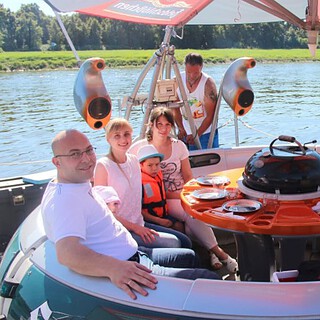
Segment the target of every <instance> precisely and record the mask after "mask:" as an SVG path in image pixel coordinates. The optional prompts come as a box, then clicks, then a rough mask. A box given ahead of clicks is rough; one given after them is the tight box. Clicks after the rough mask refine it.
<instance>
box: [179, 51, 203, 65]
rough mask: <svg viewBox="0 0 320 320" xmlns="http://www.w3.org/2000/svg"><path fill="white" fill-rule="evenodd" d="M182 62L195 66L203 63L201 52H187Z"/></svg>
mask: <svg viewBox="0 0 320 320" xmlns="http://www.w3.org/2000/svg"><path fill="white" fill-rule="evenodd" d="M184 64H190V65H192V66H195V65H199V66H202V65H203V58H202V56H201V54H199V53H194V52H192V53H189V54H187V55H186V56H185V58H184Z"/></svg>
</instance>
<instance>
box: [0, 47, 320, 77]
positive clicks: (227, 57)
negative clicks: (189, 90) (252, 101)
mask: <svg viewBox="0 0 320 320" xmlns="http://www.w3.org/2000/svg"><path fill="white" fill-rule="evenodd" d="M191 51H197V52H199V53H201V54H202V55H203V57H204V59H205V62H206V63H207V64H208V63H227V62H230V61H233V60H235V59H237V58H239V57H245V56H250V57H254V58H255V59H256V60H257V61H265V62H269V61H270V62H274V61H319V60H320V58H319V57H316V58H314V57H312V56H311V55H310V52H309V50H308V49H292V50H282V49H274V50H261V49H211V50H194V49H184V50H180V49H179V50H178V49H177V50H176V52H175V56H176V59H177V60H178V62H179V63H182V62H183V58H184V56H185V55H186V54H187V53H189V52H191ZM154 52H155V50H96V51H79V52H78V54H79V57H80V59H81V60H85V59H87V58H90V57H101V58H104V59H105V60H106V63H107V65H108V66H109V67H124V66H142V65H144V64H146V63H147V61H148V60H149V59H150V57H151V56H152V55H153V53H154ZM76 67H77V61H76V59H75V57H74V56H73V53H72V52H71V51H56V52H55V51H46V52H1V53H0V72H8V71H9V72H10V71H19V70H21V71H22V70H43V69H60V68H61V69H63V68H76Z"/></svg>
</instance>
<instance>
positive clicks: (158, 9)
mask: <svg viewBox="0 0 320 320" xmlns="http://www.w3.org/2000/svg"><path fill="white" fill-rule="evenodd" d="M44 1H45V2H46V3H48V4H49V5H50V6H51V7H52V8H53V9H54V10H56V11H57V12H72V11H76V12H80V13H84V14H89V15H96V16H100V17H105V18H110V19H119V20H124V21H130V22H137V23H146V24H162V25H172V26H178V25H184V24H186V23H187V24H198V25H208V24H234V23H241V24H242V23H256V22H271V21H279V20H285V21H288V22H290V23H293V24H295V25H298V26H300V27H301V28H303V29H307V30H312V29H316V30H318V29H319V16H320V6H319V2H320V0H278V1H275V0H176V1H173V0H44ZM306 13H307V15H306ZM306 17H307V21H305V19H306Z"/></svg>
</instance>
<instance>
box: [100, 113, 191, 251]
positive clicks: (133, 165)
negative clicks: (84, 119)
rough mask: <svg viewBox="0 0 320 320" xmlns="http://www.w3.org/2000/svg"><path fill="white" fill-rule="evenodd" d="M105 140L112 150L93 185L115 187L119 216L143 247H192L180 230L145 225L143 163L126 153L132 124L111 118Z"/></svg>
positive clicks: (130, 138)
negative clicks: (142, 180)
mask: <svg viewBox="0 0 320 320" xmlns="http://www.w3.org/2000/svg"><path fill="white" fill-rule="evenodd" d="M106 139H107V142H108V143H109V145H110V150H109V153H108V154H107V156H105V157H102V158H101V159H99V160H98V162H97V165H96V169H95V174H94V185H95V186H98V185H109V186H112V187H113V188H114V189H115V190H116V192H117V193H118V195H119V198H120V200H121V204H120V208H119V210H118V213H117V214H116V215H115V216H116V218H117V219H118V220H119V221H120V222H121V223H122V224H123V225H124V226H125V227H126V229H128V230H129V231H130V232H131V234H132V236H133V238H134V239H135V240H136V241H137V242H138V245H140V246H145V247H168V248H178V247H181V246H184V247H188V248H190V247H191V245H190V240H189V239H188V238H187V237H186V236H185V235H184V234H182V233H180V234H181V237H180V236H179V238H178V237H177V236H176V234H178V232H175V234H173V233H172V232H170V233H166V232H157V231H156V230H154V228H153V225H151V224H146V225H145V222H144V220H143V216H142V213H141V199H142V187H141V171H140V164H139V161H138V159H137V157H136V156H135V155H133V154H128V153H127V151H128V149H129V147H130V146H131V143H132V127H131V125H130V124H129V122H128V121H127V120H125V119H122V118H117V119H113V120H111V121H110V122H109V123H108V125H107V126H106ZM147 226H150V227H147ZM166 229H167V228H163V229H161V230H160V229H159V228H158V229H157V230H159V231H163V230H166ZM180 239H182V240H180ZM185 243H186V244H187V245H185Z"/></svg>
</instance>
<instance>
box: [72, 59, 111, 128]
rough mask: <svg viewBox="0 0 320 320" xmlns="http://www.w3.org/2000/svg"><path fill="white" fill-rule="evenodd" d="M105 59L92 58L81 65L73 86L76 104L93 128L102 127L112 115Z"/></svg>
mask: <svg viewBox="0 0 320 320" xmlns="http://www.w3.org/2000/svg"><path fill="white" fill-rule="evenodd" d="M105 66H106V64H105V62H104V60H103V59H100V58H91V59H87V60H86V61H84V63H83V64H82V65H81V67H80V69H79V72H78V75H77V78H76V81H75V84H74V88H73V98H74V103H75V106H76V108H77V110H78V112H79V113H80V115H81V116H82V117H83V119H84V120H85V121H86V122H87V124H88V125H89V126H90V127H91V128H92V129H101V128H103V127H105V126H106V125H107V123H108V122H109V120H110V117H111V99H110V96H109V94H108V92H107V89H106V87H105V85H104V83H103V80H102V75H101V71H102V70H103V69H104V68H105Z"/></svg>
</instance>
